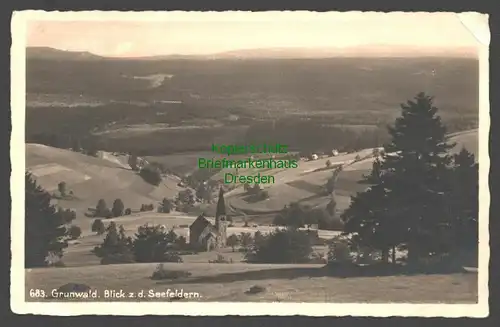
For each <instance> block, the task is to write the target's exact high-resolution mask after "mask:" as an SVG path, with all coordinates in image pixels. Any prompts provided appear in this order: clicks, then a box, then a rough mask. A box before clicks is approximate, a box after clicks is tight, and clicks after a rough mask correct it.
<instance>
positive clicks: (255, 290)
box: [245, 285, 266, 294]
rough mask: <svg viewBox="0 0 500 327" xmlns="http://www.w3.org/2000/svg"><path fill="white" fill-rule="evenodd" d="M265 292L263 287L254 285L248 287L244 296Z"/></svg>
mask: <svg viewBox="0 0 500 327" xmlns="http://www.w3.org/2000/svg"><path fill="white" fill-rule="evenodd" d="M265 291H266V288H265V287H264V286H260V285H254V286H252V287H250V288H249V289H248V290H246V291H245V294H257V293H262V292H265Z"/></svg>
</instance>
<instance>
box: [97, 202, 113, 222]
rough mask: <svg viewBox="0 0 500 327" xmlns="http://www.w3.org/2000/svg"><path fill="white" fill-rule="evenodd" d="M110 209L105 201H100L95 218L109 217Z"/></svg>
mask: <svg viewBox="0 0 500 327" xmlns="http://www.w3.org/2000/svg"><path fill="white" fill-rule="evenodd" d="M109 213H110V212H109V209H108V206H107V205H106V201H104V199H100V200H99V201H98V202H97V205H96V206H95V215H94V216H95V217H106V218H107V217H108V215H109Z"/></svg>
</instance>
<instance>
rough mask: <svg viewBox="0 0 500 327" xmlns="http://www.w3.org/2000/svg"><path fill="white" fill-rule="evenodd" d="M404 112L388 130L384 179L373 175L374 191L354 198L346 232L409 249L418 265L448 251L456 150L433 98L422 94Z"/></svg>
mask: <svg viewBox="0 0 500 327" xmlns="http://www.w3.org/2000/svg"><path fill="white" fill-rule="evenodd" d="M401 109H402V115H401V117H400V118H398V119H396V121H395V124H394V126H391V127H389V128H388V131H389V134H390V136H391V138H392V139H391V141H390V143H389V144H387V145H385V146H384V154H383V157H382V160H381V163H380V166H377V167H376V169H380V172H379V177H377V178H376V176H373V172H372V174H371V175H370V176H368V177H367V178H366V180H367V182H368V183H370V184H371V183H373V185H372V186H371V188H369V189H368V190H367V191H366V192H363V193H360V194H358V195H357V196H355V197H354V198H353V201H352V204H351V207H350V208H349V209H348V210H346V212H345V213H344V215H343V219H344V220H345V221H346V232H348V233H359V234H362V237H361V239H364V241H365V242H366V243H369V244H370V245H372V246H376V247H380V246H392V247H394V246H395V245H397V244H404V245H406V247H407V249H408V260H409V261H410V262H415V261H416V260H417V259H418V258H419V257H420V256H425V255H428V254H429V253H436V252H439V251H442V250H443V244H441V240H442V237H441V236H442V235H443V234H445V233H447V232H448V231H449V228H450V225H449V213H448V210H447V208H448V203H447V194H449V193H450V191H451V188H450V180H449V164H450V162H451V157H450V156H449V155H448V151H449V149H451V148H452V147H453V146H454V145H453V144H449V143H448V142H447V137H446V128H445V127H444V126H443V124H442V123H441V119H440V117H439V116H437V115H436V113H437V111H438V109H437V108H436V107H434V106H433V98H432V97H429V96H427V95H425V94H424V93H419V94H418V95H417V96H416V97H415V98H414V100H410V101H408V102H407V103H406V104H402V105H401ZM377 165H378V164H377ZM379 242H382V244H380V243H379ZM384 243H385V244H384Z"/></svg>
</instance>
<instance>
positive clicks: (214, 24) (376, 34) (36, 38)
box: [27, 12, 478, 57]
mask: <svg viewBox="0 0 500 327" xmlns="http://www.w3.org/2000/svg"><path fill="white" fill-rule="evenodd" d="M55 14H57V15H58V16H44V17H40V18H41V19H36V20H35V19H30V20H29V22H28V25H27V46H44V47H53V48H57V49H61V50H70V51H88V52H91V53H94V54H97V55H102V56H111V57H133V56H150V55H169V54H186V55H196V54H213V53H219V52H225V51H232V50H238V49H255V48H284V47H307V48H317V47H318V48H319V47H321V48H331V47H349V46H356V45H373V44H381V45H393V46H415V45H418V46H420V47H422V48H429V49H432V48H437V47H439V48H443V47H446V48H449V49H450V51H454V49H458V48H463V47H475V46H477V44H478V41H477V39H476V37H475V36H474V33H471V25H470V22H472V25H474V23H475V22H477V17H476V18H474V17H475V16H474V17H473V18H472V20H471V19H469V20H468V22H469V24H468V25H467V24H464V22H465V21H464V19H462V20H461V19H460V17H459V16H458V14H455V13H432V14H429V13H390V14H384V13H359V12H357V13H356V12H348V13H325V14H321V13H319V14H313V13H307V12H302V14H300V13H297V12H295V13H279V12H277V13H276V12H275V13H274V14H270V13H263V14H260V13H242V12H239V13H228V12H226V13H193V14H192V15H190V14H188V13H184V14H183V15H176V14H175V13H168V14H167V15H166V16H158V17H155V18H153V17H152V18H151V19H148V20H144V16H142V17H141V19H138V17H139V16H135V17H137V19H136V18H130V17H131V16H127V19H125V16H123V15H122V16H120V17H118V16H116V14H115V15H111V14H109V15H105V13H102V14H101V16H95V17H96V18H95V19H97V18H99V19H100V20H93V21H92V20H88V19H89V16H88V15H87V16H86V17H83V16H81V15H80V16H78V15H76V16H68V15H66V16H64V15H65V14H66V13H55ZM169 15H170V16H169ZM82 17H83V18H82ZM121 17H123V19H120V18H121ZM102 19H104V20H102ZM474 19H476V20H474Z"/></svg>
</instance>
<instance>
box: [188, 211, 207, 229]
mask: <svg viewBox="0 0 500 327" xmlns="http://www.w3.org/2000/svg"><path fill="white" fill-rule="evenodd" d="M211 225H212V224H211V223H210V222H209V221H208V220H207V218H205V216H204V215H203V214H201V215H199V216H198V218H196V219H195V221H194V222H193V223H192V224H191V226H189V230H196V231H200V232H201V231H202V230H204V229H205V228H206V227H207V226H211Z"/></svg>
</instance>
